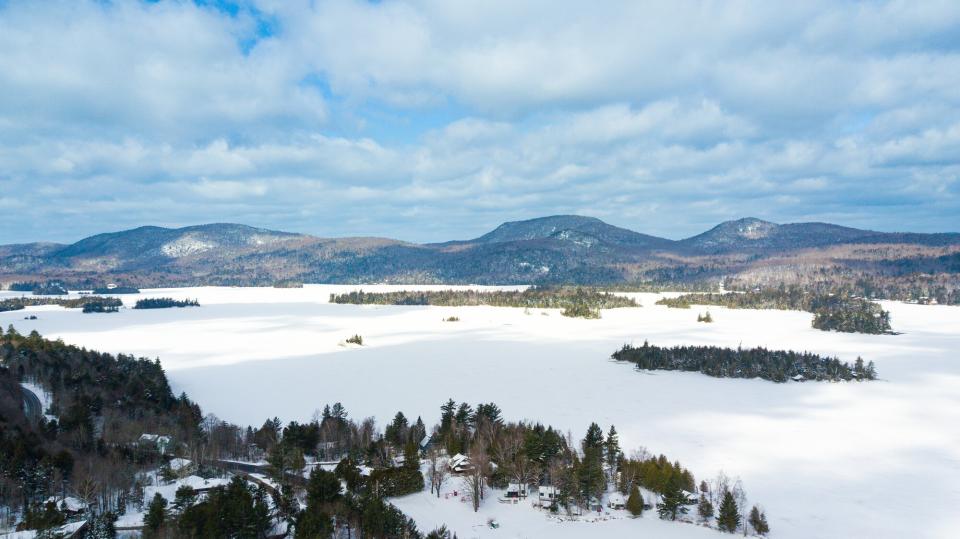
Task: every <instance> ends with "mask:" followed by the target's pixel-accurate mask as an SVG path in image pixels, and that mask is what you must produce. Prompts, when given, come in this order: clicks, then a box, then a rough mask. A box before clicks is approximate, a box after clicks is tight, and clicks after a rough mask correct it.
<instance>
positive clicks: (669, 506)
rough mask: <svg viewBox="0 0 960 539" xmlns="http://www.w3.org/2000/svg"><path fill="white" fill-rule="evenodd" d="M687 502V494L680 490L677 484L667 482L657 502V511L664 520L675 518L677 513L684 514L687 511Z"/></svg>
mask: <svg viewBox="0 0 960 539" xmlns="http://www.w3.org/2000/svg"><path fill="white" fill-rule="evenodd" d="M689 502H690V500H689V499H687V495H686V494H684V493H683V491H682V490H680V487H679V486H677V485H675V484H668V485H667V490H666V491H665V492H664V493H663V498H662V499H661V500H660V503H659V504H657V513H659V514H660V518H662V519H664V520H666V519H670V520H676V519H677V515H678V514H680V515H685V514H686V513H687V511H689V509H687V503H689Z"/></svg>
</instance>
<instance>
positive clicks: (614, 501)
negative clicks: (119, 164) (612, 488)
mask: <svg viewBox="0 0 960 539" xmlns="http://www.w3.org/2000/svg"><path fill="white" fill-rule="evenodd" d="M607 507H608V508H610V509H626V507H627V499H626V498H625V497H624V496H623V494H620V493H619V492H614V493H613V494H611V495H610V497H609V498H607Z"/></svg>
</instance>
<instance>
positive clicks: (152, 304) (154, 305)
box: [133, 298, 200, 309]
mask: <svg viewBox="0 0 960 539" xmlns="http://www.w3.org/2000/svg"><path fill="white" fill-rule="evenodd" d="M199 306H200V302H199V301H197V300H195V299H173V298H144V299H138V300H137V303H136V304H134V306H133V308H134V309H170V308H174V307H177V308H180V307H199Z"/></svg>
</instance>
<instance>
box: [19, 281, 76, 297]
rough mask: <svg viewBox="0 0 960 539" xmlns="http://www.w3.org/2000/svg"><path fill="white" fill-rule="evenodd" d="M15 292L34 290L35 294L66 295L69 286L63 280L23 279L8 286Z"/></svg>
mask: <svg viewBox="0 0 960 539" xmlns="http://www.w3.org/2000/svg"><path fill="white" fill-rule="evenodd" d="M8 289H9V290H11V291H14V292H32V293H33V295H35V296H65V295H67V294H68V291H67V287H66V285H64V284H63V283H62V282H61V281H23V282H16V283H11V284H10V286H9V287H8Z"/></svg>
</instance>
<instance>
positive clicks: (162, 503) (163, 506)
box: [143, 492, 167, 532]
mask: <svg viewBox="0 0 960 539" xmlns="http://www.w3.org/2000/svg"><path fill="white" fill-rule="evenodd" d="M166 519H167V500H166V499H165V498H164V497H163V496H161V495H160V493H159V492H158V493H156V494H154V495H153V500H151V501H150V506H149V507H148V508H147V514H146V515H145V516H144V517H143V527H144V528H145V529H146V530H147V531H149V532H157V531H158V530H159V529H160V528H162V527H163V523H164V521H165V520H166Z"/></svg>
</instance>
